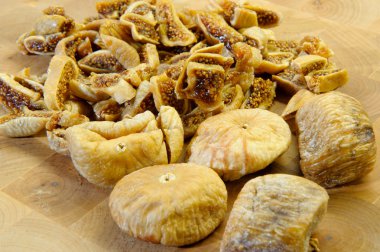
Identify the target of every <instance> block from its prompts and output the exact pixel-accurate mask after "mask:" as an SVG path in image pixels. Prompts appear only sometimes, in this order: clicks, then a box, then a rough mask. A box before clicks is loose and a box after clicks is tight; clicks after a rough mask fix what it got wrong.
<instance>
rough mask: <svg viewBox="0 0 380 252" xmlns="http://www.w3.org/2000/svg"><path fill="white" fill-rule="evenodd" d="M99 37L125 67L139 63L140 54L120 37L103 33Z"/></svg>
mask: <svg viewBox="0 0 380 252" xmlns="http://www.w3.org/2000/svg"><path fill="white" fill-rule="evenodd" d="M101 38H102V40H103V42H104V45H105V46H106V47H107V49H108V50H109V51H110V52H111V53H112V54H113V55H114V56H115V57H116V59H117V60H118V61H119V62H120V64H122V65H123V67H124V68H125V69H129V68H132V67H135V66H137V65H139V64H140V56H139V54H138V53H137V51H136V49H135V48H133V47H132V46H131V45H130V44H128V43H127V42H125V41H123V40H121V39H118V38H115V37H111V36H108V35H104V34H103V35H101Z"/></svg>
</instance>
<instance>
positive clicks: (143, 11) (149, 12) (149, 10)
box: [126, 1, 156, 21]
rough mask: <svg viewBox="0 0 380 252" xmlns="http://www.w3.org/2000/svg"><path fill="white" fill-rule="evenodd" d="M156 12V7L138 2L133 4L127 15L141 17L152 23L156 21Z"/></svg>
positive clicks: (129, 7) (145, 2)
mask: <svg viewBox="0 0 380 252" xmlns="http://www.w3.org/2000/svg"><path fill="white" fill-rule="evenodd" d="M155 12H156V7H155V6H154V5H151V4H149V3H148V2H147V1H136V2H134V3H131V4H130V5H129V6H128V8H127V10H126V13H134V14H137V15H141V16H143V17H145V18H147V19H149V20H152V21H154V20H155Z"/></svg>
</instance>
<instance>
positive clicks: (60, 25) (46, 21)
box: [34, 14, 74, 35]
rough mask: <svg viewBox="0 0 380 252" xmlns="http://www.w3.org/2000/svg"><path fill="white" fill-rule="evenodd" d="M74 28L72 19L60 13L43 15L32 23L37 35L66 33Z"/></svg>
mask: <svg viewBox="0 0 380 252" xmlns="http://www.w3.org/2000/svg"><path fill="white" fill-rule="evenodd" d="M73 28H74V23H73V20H72V19H68V18H66V17H64V16H61V15H55V14H53V15H43V16H41V17H39V18H38V19H37V20H36V22H35V24H34V32H35V33H36V34H38V35H49V34H54V33H59V32H62V33H68V32H70V31H71V30H72V29H73Z"/></svg>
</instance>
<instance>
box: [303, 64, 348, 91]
mask: <svg viewBox="0 0 380 252" xmlns="http://www.w3.org/2000/svg"><path fill="white" fill-rule="evenodd" d="M305 79H306V83H307V87H308V88H309V89H310V90H311V91H313V92H314V93H317V94H319V93H325V92H329V91H332V90H335V89H337V88H338V87H341V86H343V85H345V84H346V83H347V82H348V73H347V70H346V69H326V70H319V71H314V72H311V73H309V74H308V75H307V76H305Z"/></svg>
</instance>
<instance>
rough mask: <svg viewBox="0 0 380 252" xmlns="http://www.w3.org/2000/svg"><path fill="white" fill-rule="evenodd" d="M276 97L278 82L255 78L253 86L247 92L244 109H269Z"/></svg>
mask: <svg viewBox="0 0 380 252" xmlns="http://www.w3.org/2000/svg"><path fill="white" fill-rule="evenodd" d="M275 97H276V83H274V82H272V81H271V80H264V79H263V78H255V80H254V82H253V84H252V86H251V87H250V88H249V90H248V92H247V93H246V99H245V101H244V102H243V104H242V106H241V108H242V109H253V108H261V109H269V108H270V107H271V106H272V104H273V100H274V98H275Z"/></svg>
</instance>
